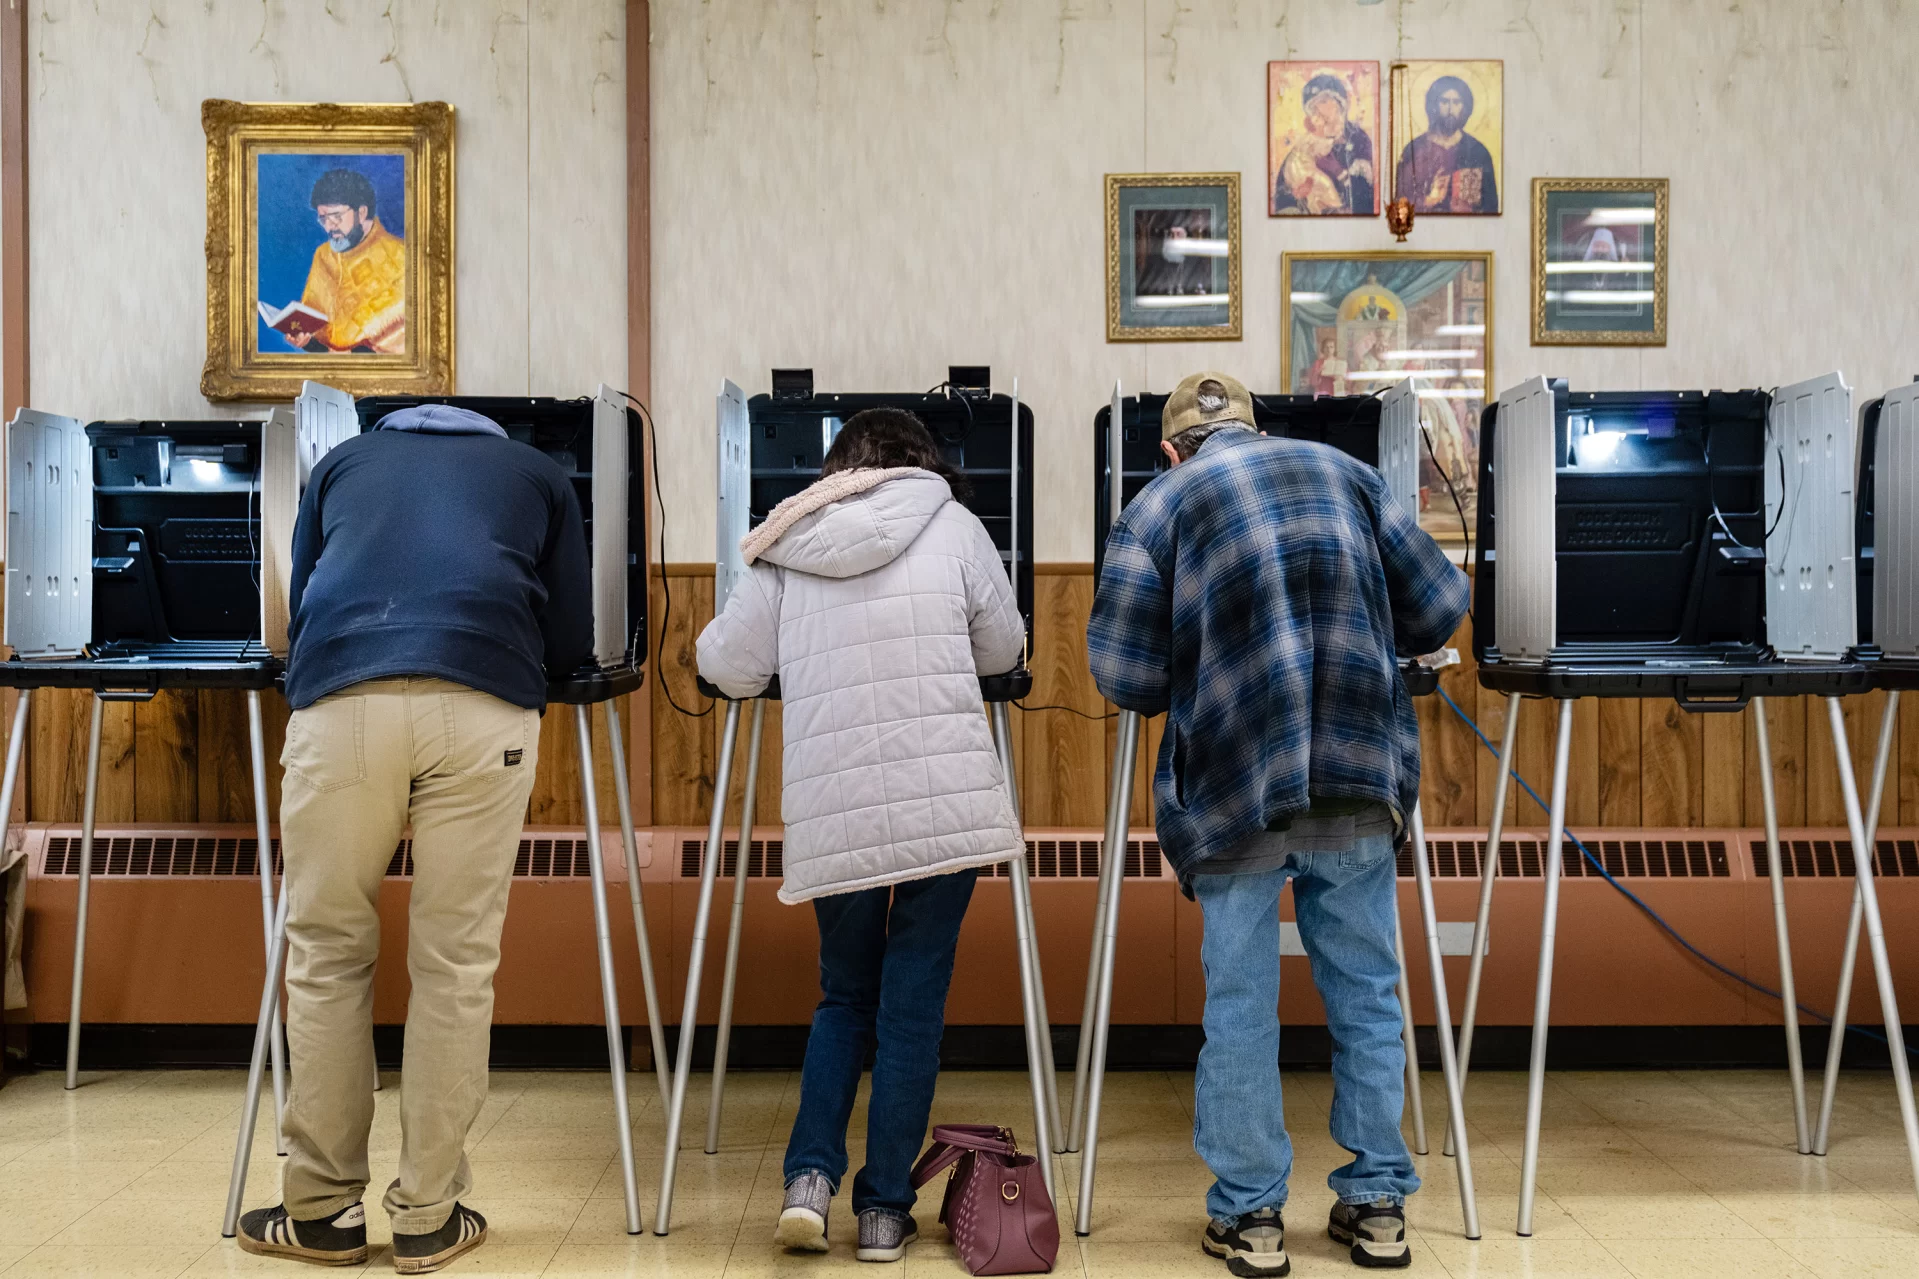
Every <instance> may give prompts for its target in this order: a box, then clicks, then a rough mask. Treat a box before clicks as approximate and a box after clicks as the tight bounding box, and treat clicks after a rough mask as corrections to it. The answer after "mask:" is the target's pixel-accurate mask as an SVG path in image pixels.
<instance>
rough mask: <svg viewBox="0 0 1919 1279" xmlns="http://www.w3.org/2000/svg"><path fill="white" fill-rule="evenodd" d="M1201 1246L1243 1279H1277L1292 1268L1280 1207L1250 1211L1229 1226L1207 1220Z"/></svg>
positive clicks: (1288, 1272) (1290, 1271)
mask: <svg viewBox="0 0 1919 1279" xmlns="http://www.w3.org/2000/svg"><path fill="white" fill-rule="evenodd" d="M1199 1246H1200V1247H1202V1248H1204V1249H1205V1250H1206V1251H1207V1252H1208V1253H1210V1254H1211V1255H1213V1256H1215V1257H1219V1258H1222V1259H1223V1260H1224V1261H1225V1262H1226V1271H1227V1273H1228V1274H1233V1275H1238V1276H1240V1279H1256V1277H1258V1276H1271V1277H1273V1279H1277V1276H1280V1275H1286V1274H1291V1273H1292V1270H1293V1263H1292V1262H1291V1261H1289V1260H1288V1259H1287V1257H1286V1223H1285V1222H1284V1221H1281V1220H1280V1218H1279V1209H1277V1208H1261V1209H1259V1210H1258V1211H1257V1212H1249V1213H1247V1214H1246V1215H1245V1216H1244V1217H1241V1218H1240V1219H1239V1224H1238V1225H1236V1226H1233V1227H1231V1228H1230V1229H1229V1228H1227V1227H1226V1226H1222V1225H1221V1224H1220V1223H1219V1222H1217V1221H1208V1222H1207V1223H1206V1233H1205V1235H1204V1236H1202V1237H1201V1239H1200V1241H1199Z"/></svg>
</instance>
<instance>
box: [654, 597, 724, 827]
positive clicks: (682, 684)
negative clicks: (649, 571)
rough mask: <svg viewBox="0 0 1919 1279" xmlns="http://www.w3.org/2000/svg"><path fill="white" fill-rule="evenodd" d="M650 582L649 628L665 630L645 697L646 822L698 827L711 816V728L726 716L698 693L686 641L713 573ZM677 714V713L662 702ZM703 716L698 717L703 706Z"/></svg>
mask: <svg viewBox="0 0 1919 1279" xmlns="http://www.w3.org/2000/svg"><path fill="white" fill-rule="evenodd" d="M665 567H666V570H667V571H665V572H662V573H660V574H659V575H657V576H655V577H654V579H653V585H654V590H653V602H652V608H651V609H650V611H649V613H648V620H649V624H650V625H651V626H653V627H655V628H656V634H657V628H658V627H661V626H663V625H664V626H666V627H667V628H668V629H667V630H666V632H665V635H664V640H663V641H661V640H659V639H656V641H655V648H654V651H655V652H656V653H657V654H659V656H658V659H657V662H658V669H657V670H656V671H655V672H654V678H653V680H652V685H653V691H652V701H653V761H652V763H653V820H654V821H655V822H656V823H658V824H659V825H662V826H705V825H706V824H707V821H708V820H709V819H710V817H711V815H712V803H713V779H714V777H715V776H716V775H717V771H716V766H717V754H718V750H719V744H718V743H719V729H720V726H721V723H722V721H723V717H724V716H725V714H726V711H725V706H724V704H723V703H711V702H708V701H707V700H706V699H705V698H703V697H701V696H700V694H699V689H698V688H697V687H696V686H695V684H694V680H695V679H696V677H697V675H698V657H697V655H696V654H695V652H694V648H693V642H694V640H695V639H697V638H698V636H699V633H700V631H701V630H702V629H703V628H704V627H705V626H706V624H707V622H709V621H711V620H712V617H713V575H712V570H711V569H710V568H708V569H707V571H706V572H705V573H704V574H703V575H694V574H687V573H684V572H681V571H679V570H680V568H681V566H679V565H668V566H665ZM669 574H670V575H669ZM668 586H670V587H671V590H672V599H673V608H672V613H671V616H668V615H667V610H666V599H665V594H666V592H665V588H666V587H668ZM669 691H670V693H671V696H672V701H673V702H676V703H677V704H678V705H679V706H680V707H681V708H683V710H685V711H687V712H692V713H691V714H682V713H681V711H680V710H675V709H674V707H673V705H671V704H669V702H668V693H669ZM709 706H711V707H713V709H712V710H710V711H708V712H707V713H706V714H704V715H702V714H700V712H701V711H703V710H706V708H707V707H709Z"/></svg>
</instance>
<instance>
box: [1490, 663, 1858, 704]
mask: <svg viewBox="0 0 1919 1279" xmlns="http://www.w3.org/2000/svg"><path fill="white" fill-rule="evenodd" d="M1479 683H1480V685H1481V686H1482V687H1484V688H1489V689H1491V690H1493V691H1494V692H1496V693H1518V694H1520V695H1521V696H1522V697H1550V698H1555V699H1575V698H1581V697H1652V698H1661V697H1670V698H1672V700H1673V701H1675V702H1677V703H1679V705H1680V706H1681V708H1683V709H1685V710H1688V711H1739V710H1743V709H1744V708H1745V705H1746V703H1747V702H1749V701H1751V700H1752V699H1753V698H1755V697H1808V696H1809V697H1845V696H1848V695H1850V694H1853V693H1864V692H1866V691H1867V690H1869V689H1870V688H1872V686H1873V682H1872V673H1871V671H1870V669H1869V668H1868V667H1867V666H1866V665H1865V664H1864V663H1861V662H1785V661H1779V660H1777V659H1775V660H1772V661H1761V662H1743V663H1730V662H1729V663H1724V664H1717V665H1715V664H1709V663H1701V664H1699V665H1686V666H1653V665H1650V664H1648V663H1645V662H1606V661H1599V660H1594V661H1581V662H1564V663H1560V662H1547V663H1544V664H1541V665H1536V666H1535V665H1526V666H1518V665H1512V664H1508V663H1504V662H1499V661H1489V662H1483V663H1482V664H1481V665H1480V667H1479Z"/></svg>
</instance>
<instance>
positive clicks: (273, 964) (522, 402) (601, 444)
mask: <svg viewBox="0 0 1919 1279" xmlns="http://www.w3.org/2000/svg"><path fill="white" fill-rule="evenodd" d="M423 404H446V405H452V406H455V407H459V408H463V409H468V410H470V411H472V412H475V413H478V414H480V415H481V416H483V417H486V418H489V419H491V420H492V421H494V422H496V423H498V424H499V426H500V427H501V428H502V429H503V430H504V431H505V432H506V434H507V436H508V438H510V439H513V440H516V441H518V442H520V443H522V444H526V445H529V446H530V447H533V448H536V449H538V450H540V452H542V453H544V454H545V455H546V456H547V457H548V458H550V459H552V461H553V462H554V463H555V464H556V465H558V466H559V467H560V468H561V470H563V471H564V472H565V473H566V475H567V478H568V480H569V481H570V482H571V483H572V485H573V488H574V492H575V495H576V496H577V497H578V498H579V502H580V514H581V518H582V520H583V522H584V530H583V531H584V533H585V536H586V543H587V550H588V556H589V559H590V564H591V570H592V591H593V651H592V654H591V655H590V657H589V658H588V659H587V660H586V661H585V662H584V663H583V664H582V665H581V666H580V667H579V668H578V669H576V670H573V671H564V672H549V676H550V679H549V683H548V686H547V699H548V701H549V702H551V703H559V704H571V705H572V706H573V709H574V725H575V730H576V734H577V740H578V743H579V751H580V760H581V781H582V801H583V805H584V809H585V814H586V847H587V857H588V866H589V871H590V874H591V876H592V885H593V926H594V933H595V941H596V944H597V947H598V951H599V964H600V990H601V999H602V1003H603V1006H604V1012H605V1018H606V1037H607V1055H608V1058H609V1061H610V1067H611V1074H612V1084H613V1102H614V1111H615V1115H616V1119H617V1123H618V1127H619V1145H620V1162H621V1172H622V1174H623V1176H624V1179H625V1187H624V1189H625V1207H626V1227H627V1232H628V1233H629V1234H638V1233H640V1229H641V1224H640V1209H639V1190H638V1185H637V1182H636V1180H635V1177H634V1166H633V1136H632V1129H631V1127H630V1125H629V1123H628V1108H627V1095H626V1061H625V1051H624V1047H623V1044H622V1038H621V1030H620V1009H619V996H618V992H617V989H616V986H615V983H614V976H613V952H612V939H611V927H610V924H609V922H608V916H607V905H606V879H605V867H604V866H603V865H602V863H601V857H600V816H599V800H598V795H597V794H596V792H595V788H594V773H595V770H594V767H593V739H592V731H591V719H590V712H589V708H590V707H591V706H592V705H593V704H595V703H604V704H605V706H606V713H607V732H608V739H609V744H610V746H611V748H612V752H613V757H614V758H613V777H614V793H615V796H616V797H617V800H618V805H619V824H620V834H621V839H622V843H623V846H624V849H625V855H626V863H627V892H628V897H629V901H630V904H631V907H632V910H633V925H634V930H635V933H636V934H637V937H638V942H639V950H640V971H641V977H642V982H643V985H644V987H645V992H646V1002H647V1014H648V1025H649V1029H650V1031H651V1034H652V1040H653V1045H654V1060H655V1062H656V1063H663V1062H664V1061H665V1050H664V1042H665V1041H664V1035H663V1033H662V1029H661V1024H660V1015H659V999H658V995H657V988H656V985H655V981H654V975H653V960H652V951H651V947H650V945H649V943H648V938H647V930H646V917H645V913H644V911H643V909H642V901H641V887H640V875H639V868H638V865H637V859H636V852H637V848H636V840H635V837H634V831H633V813H632V801H631V797H630V794H629V789H628V787H629V783H628V779H627V773H626V752H625V749H624V744H623V741H622V738H621V732H620V718H619V710H618V707H617V705H616V704H615V702H614V700H613V699H615V698H618V697H621V696H623V695H625V694H627V693H631V692H633V691H635V690H636V689H638V688H639V687H640V684H641V679H642V668H643V666H644V663H645V659H646V572H647V565H646V516H645V512H646V500H645V474H646V467H645V463H646V436H645V430H644V425H643V422H642V419H641V416H640V414H639V413H638V412H637V411H636V410H635V409H634V408H632V407H630V406H629V405H628V404H627V403H626V401H625V397H624V396H623V395H622V394H621V393H620V392H618V391H614V390H611V389H610V388H608V387H607V386H605V385H601V386H600V388H599V389H598V391H597V392H596V393H595V394H593V395H591V396H582V397H579V398H576V399H567V400H561V399H551V398H546V397H515V396H373V397H368V398H365V399H361V400H357V401H356V400H354V399H353V398H352V397H351V396H349V395H347V394H346V393H344V392H342V391H339V390H336V389H334V388H332V387H328V386H323V385H321V384H319V383H315V382H307V383H305V384H303V385H302V387H301V392H300V396H299V399H298V400H297V401H296V404H295V408H294V411H293V413H292V415H291V420H290V421H289V420H288V419H287V417H286V416H285V415H284V413H283V411H276V415H275V417H274V419H273V420H272V421H270V422H269V423H268V424H267V428H266V438H265V441H264V456H265V463H264V468H263V470H264V480H263V486H262V492H261V509H262V512H263V516H262V529H261V538H262V545H263V547H264V548H265V550H264V557H263V558H264V569H263V571H264V580H265V581H266V582H267V583H268V585H267V587H266V588H265V589H264V590H263V591H262V592H261V598H262V601H263V604H264V607H265V610H266V612H265V615H264V618H265V620H264V621H263V631H264V633H265V635H266V637H267V642H268V643H269V644H271V645H273V646H274V647H275V649H276V651H278V652H280V653H284V652H285V650H286V623H287V603H288V601H287V588H288V585H289V579H290V577H291V547H292V533H293V526H294V521H295V518H296V515H297V513H298V510H299V503H300V497H301V494H302V493H303V492H304V490H305V488H306V484H307V481H308V480H309V479H310V478H311V476H312V475H313V472H314V469H315V468H316V467H317V466H318V465H319V464H320V461H321V460H322V459H323V458H324V457H325V456H326V454H327V453H328V452H329V451H330V450H332V449H333V448H336V447H339V446H340V445H342V444H344V443H346V442H347V441H349V440H351V439H352V438H353V437H354V436H356V435H358V434H360V433H361V432H362V431H369V430H372V429H374V428H375V427H376V426H377V425H378V423H379V421H380V419H382V418H384V417H385V416H386V415H387V414H389V413H392V412H395V411H398V410H400V409H404V408H411V407H415V406H418V405H423ZM395 553H396V554H404V553H405V548H395ZM285 928H286V893H285V888H284V885H283V886H282V888H281V892H280V901H279V907H278V910H277V912H276V913H275V917H274V920H273V928H272V939H273V940H272V949H271V953H270V956H269V962H268V979H267V983H266V987H265V989H264V990H263V991H262V993H261V999H260V1017H259V1022H258V1025H257V1026H256V1028H255V1037H254V1045H253V1057H252V1062H251V1067H250V1070H249V1074H248V1081H247V1099H246V1106H245V1108H244V1110H243V1112H242V1119H241V1127H240V1133H239V1136H238V1139H237V1141H236V1143H235V1148H234V1164H233V1176H232V1180H231V1182H230V1184H229V1187H228V1197H227V1212H226V1221H225V1225H224V1228H223V1230H222V1233H223V1234H226V1235H228V1236H231V1235H232V1234H233V1233H234V1230H235V1228H236V1227H237V1225H238V1222H239V1215H240V1202H241V1195H242V1193H243V1191H244V1188H245V1185H246V1167H247V1160H248V1154H249V1149H250V1146H251V1137H252V1133H253V1124H254V1115H255V1110H256V1107H257V1105H258V1100H259V1088H260V1076H261V1070H262V1061H263V1058H264V1057H265V1055H266V1045H267V1041H268V1039H269V1038H272V1037H273V1036H271V1035H270V1034H269V1026H270V1024H271V1022H272V1020H273V1018H274V1016H275V1013H276V1009H277V1005H278V997H279V980H278V974H279V970H280V963H281V961H282V959H283V957H284V951H285ZM659 1082H660V1088H661V1095H662V1096H664V1095H665V1093H666V1081H665V1078H664V1076H661V1078H660V1081H659Z"/></svg>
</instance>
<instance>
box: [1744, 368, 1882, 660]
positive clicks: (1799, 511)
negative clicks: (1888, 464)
mask: <svg viewBox="0 0 1919 1279" xmlns="http://www.w3.org/2000/svg"><path fill="white" fill-rule="evenodd" d="M1852 433H1853V420H1852V391H1851V390H1850V389H1849V388H1848V387H1847V386H1846V382H1845V379H1844V378H1843V377H1841V376H1840V375H1839V374H1838V373H1827V374H1825V375H1823V376H1821V377H1816V378H1809V379H1808V380H1806V381H1804V382H1795V383H1793V384H1792V385H1790V386H1782V387H1780V388H1779V389H1778V390H1777V391H1775V392H1774V393H1773V397H1772V407H1771V409H1769V410H1768V412H1767V429H1766V435H1767V440H1766V458H1765V460H1766V463H1767V465H1766V477H1765V478H1766V528H1767V529H1769V530H1770V532H1769V533H1768V534H1767V537H1766V641H1767V643H1769V644H1771V645H1772V647H1773V649H1774V651H1776V652H1777V653H1778V654H1779V656H1780V657H1782V658H1785V659H1786V660H1788V661H1821V662H1833V661H1841V660H1843V659H1844V658H1845V656H1846V654H1847V653H1848V652H1849V651H1851V649H1852V648H1853V646H1854V645H1856V644H1857V643H1858V642H1859V641H1858V635H1859V614H1858V608H1857V582H1856V580H1855V578H1854V574H1853V570H1854V563H1853V555H1854V547H1853V536H1854V535H1853V525H1852V498H1853V484H1854V478H1853V466H1854V459H1853V444H1852Z"/></svg>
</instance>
